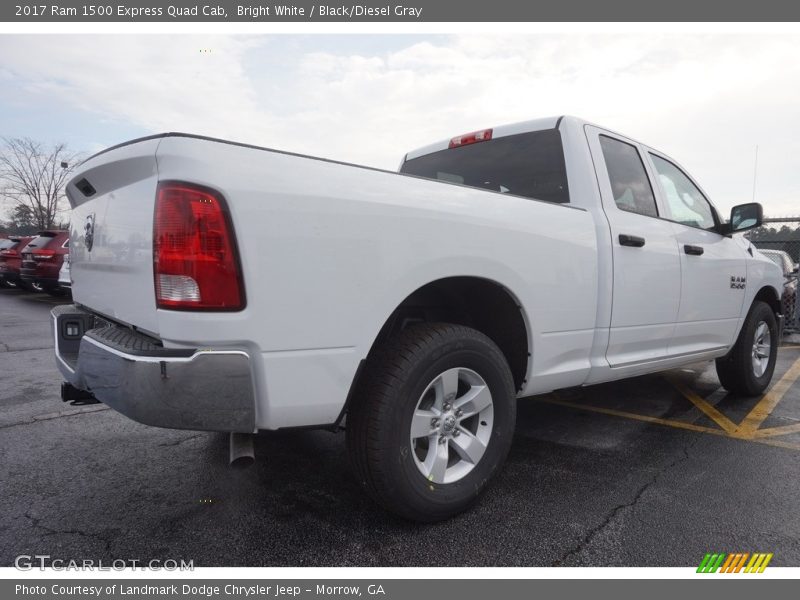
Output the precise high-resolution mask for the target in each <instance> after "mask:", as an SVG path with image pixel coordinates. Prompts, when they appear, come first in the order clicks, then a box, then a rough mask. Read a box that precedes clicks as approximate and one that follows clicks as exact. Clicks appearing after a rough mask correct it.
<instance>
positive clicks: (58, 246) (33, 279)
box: [20, 230, 69, 296]
mask: <svg viewBox="0 0 800 600" xmlns="http://www.w3.org/2000/svg"><path fill="white" fill-rule="evenodd" d="M68 252H69V232H67V231H61V230H51V231H40V232H39V233H37V234H36V237H34V238H33V239H32V240H31V241H30V242H28V245H27V246H25V248H24V249H23V250H22V265H21V267H20V278H21V279H22V281H23V282H24V283H25V284H26V285H27V287H29V288H31V289H35V290H41V291H45V292H47V293H48V294H52V295H54V296H60V295H62V294H63V293H64V290H63V289H62V288H61V286H59V285H58V272H59V271H60V270H61V265H62V264H63V263H64V255H65V254H67V253H68Z"/></svg>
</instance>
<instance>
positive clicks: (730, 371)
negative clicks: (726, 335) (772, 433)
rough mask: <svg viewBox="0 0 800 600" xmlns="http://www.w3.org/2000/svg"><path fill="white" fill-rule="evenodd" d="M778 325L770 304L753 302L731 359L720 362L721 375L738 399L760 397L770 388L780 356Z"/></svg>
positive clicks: (723, 358) (718, 367)
mask: <svg viewBox="0 0 800 600" xmlns="http://www.w3.org/2000/svg"><path fill="white" fill-rule="evenodd" d="M778 342H779V340H778V322H777V320H776V319H775V313H773V312H772V308H770V306H769V304H767V303H766V302H761V301H759V300H757V301H755V302H753V306H752V307H750V312H749V313H748V315H747V318H746V319H745V322H744V325H742V330H741V332H740V333H739V338H738V339H737V340H736V344H735V345H734V346H733V348H732V349H731V351H730V352H729V353H728V355H727V356H724V357H722V358H718V359H717V363H716V365H717V376H718V377H719V381H720V383H721V384H722V387H724V388H725V389H726V390H728V391H729V392H731V393H732V394H735V395H737V396H758V395H759V394H761V393H762V392H763V391H764V390H766V389H767V386H768V385H769V382H770V381H771V380H772V373H773V371H775V360H776V359H777V356H778Z"/></svg>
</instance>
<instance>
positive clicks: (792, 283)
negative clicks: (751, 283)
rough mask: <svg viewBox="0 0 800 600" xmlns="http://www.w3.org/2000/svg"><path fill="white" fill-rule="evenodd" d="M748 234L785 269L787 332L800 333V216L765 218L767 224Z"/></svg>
mask: <svg viewBox="0 0 800 600" xmlns="http://www.w3.org/2000/svg"><path fill="white" fill-rule="evenodd" d="M746 235H747V238H748V239H749V240H750V241H751V242H752V243H753V245H754V246H755V247H756V248H758V249H759V250H761V251H762V253H763V254H765V255H766V256H767V257H768V258H770V259H771V260H772V261H773V262H774V263H776V264H777V265H778V266H779V267H781V269H783V275H784V278H785V281H784V287H783V298H782V299H781V301H782V303H783V314H784V316H785V317H786V325H785V331H786V333H800V302H798V293H800V290H798V287H800V285H798V272H797V266H798V262H800V217H772V218H765V219H764V225H763V226H762V227H759V228H758V229H753V230H752V231H750V232H749V233H748V234H746Z"/></svg>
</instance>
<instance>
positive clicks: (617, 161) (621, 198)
mask: <svg viewBox="0 0 800 600" xmlns="http://www.w3.org/2000/svg"><path fill="white" fill-rule="evenodd" d="M600 147H601V148H602V150H603V158H604V159H605V163H606V170H607V171H608V179H609V183H610V184H611V191H612V193H613V194H614V203H615V204H616V205H617V208H619V209H620V210H624V211H626V212H632V213H636V214H639V215H644V216H646V217H658V208H657V207H656V197H655V195H654V194H653V188H652V186H651V185H650V179H649V177H648V176H647V171H645V168H644V163H643V162H642V157H641V156H640V155H639V151H638V150H637V149H636V147H635V146H633V145H631V144H628V143H627V142H623V141H621V140H618V139H615V138H612V137H609V136H607V135H601V136H600Z"/></svg>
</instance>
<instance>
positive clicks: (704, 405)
mask: <svg viewBox="0 0 800 600" xmlns="http://www.w3.org/2000/svg"><path fill="white" fill-rule="evenodd" d="M667 381H669V382H670V383H671V384H672V385H673V386H674V387H675V389H677V390H678V391H679V392H680V393H681V394H683V396H684V397H685V398H686V399H687V400H688V401H689V402H691V403H692V404H694V405H695V406H696V407H697V408H699V409H700V410H701V411H703V413H705V415H706V416H707V417H708V418H709V419H711V420H712V421H714V422H715V423H716V424H717V425H719V426H720V427H722V429H724V430H725V432H726V433H729V434H732V433H733V432H734V431H736V423H734V422H733V421H731V420H730V419H729V418H728V417H726V416H725V415H723V414H722V413H721V412H719V411H718V410H717V409H716V408H715V407H714V406H711V405H710V404H709V403H708V402H706V401H705V400H704V399H703V398H701V397H700V396H698V395H697V394H695V393H694V392H693V391H692V390H690V389H689V388H688V387H686V386H685V385H684V384H682V383H681V382H679V381H676V380H674V379H672V378H670V377H667Z"/></svg>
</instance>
